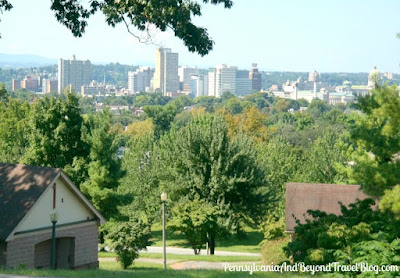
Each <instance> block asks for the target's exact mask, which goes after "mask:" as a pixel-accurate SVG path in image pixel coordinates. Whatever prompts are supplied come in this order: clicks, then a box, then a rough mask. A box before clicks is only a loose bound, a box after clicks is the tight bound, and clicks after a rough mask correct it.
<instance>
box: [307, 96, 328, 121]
mask: <svg viewBox="0 0 400 278" xmlns="http://www.w3.org/2000/svg"><path fill="white" fill-rule="evenodd" d="M329 110H330V107H329V105H328V104H327V103H326V102H325V101H323V100H321V99H318V98H314V99H313V100H312V101H311V103H310V105H308V109H307V112H308V113H310V114H311V116H313V118H314V119H315V120H318V119H319V118H320V117H321V116H322V115H323V114H324V113H325V112H327V111H329Z"/></svg>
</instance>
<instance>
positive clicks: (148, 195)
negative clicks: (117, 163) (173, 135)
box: [118, 134, 163, 229]
mask: <svg viewBox="0 0 400 278" xmlns="http://www.w3.org/2000/svg"><path fill="white" fill-rule="evenodd" d="M127 147H128V150H127V151H126V152H125V154H124V156H123V158H122V161H123V169H124V170H125V171H126V175H125V176H124V178H123V179H122V181H121V186H120V187H119V189H118V191H119V192H120V193H121V194H123V195H129V196H132V201H131V202H129V203H128V204H126V205H125V206H124V207H121V209H120V211H121V213H122V214H123V215H124V216H128V217H130V218H139V219H142V221H143V222H144V223H145V224H146V225H148V227H149V229H151V226H152V224H153V223H154V222H155V220H157V219H160V213H159V212H160V194H161V189H160V175H161V174H162V171H163V165H162V163H161V162H160V161H159V160H160V158H159V156H160V155H159V153H160V151H159V147H158V145H157V141H155V140H154V137H153V135H152V134H148V135H147V136H141V137H134V138H132V139H131V140H129V142H128V145H127Z"/></svg>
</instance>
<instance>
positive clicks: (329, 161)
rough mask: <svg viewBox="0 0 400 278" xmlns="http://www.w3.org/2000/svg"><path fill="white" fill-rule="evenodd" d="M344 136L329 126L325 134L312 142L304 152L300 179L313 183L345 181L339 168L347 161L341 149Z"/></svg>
mask: <svg viewBox="0 0 400 278" xmlns="http://www.w3.org/2000/svg"><path fill="white" fill-rule="evenodd" d="M342 140H343V136H342V135H341V134H340V133H339V132H338V131H337V130H334V129H333V128H331V127H329V128H328V129H327V130H325V131H324V133H323V135H322V136H321V137H319V138H317V139H316V140H315V141H314V142H312V143H311V147H310V149H309V150H307V151H306V152H305V153H304V161H303V163H302V167H301V172H300V174H299V177H297V178H298V180H299V181H301V182H313V183H344V182H347V179H346V177H345V175H343V174H342V173H340V171H339V170H338V169H339V168H340V166H343V165H345V164H346V163H347V161H348V160H347V159H348V158H347V157H346V156H345V155H344V153H343V152H342V150H341V147H340V145H341V142H342Z"/></svg>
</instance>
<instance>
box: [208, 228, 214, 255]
mask: <svg viewBox="0 0 400 278" xmlns="http://www.w3.org/2000/svg"><path fill="white" fill-rule="evenodd" d="M208 242H209V245H210V255H214V250H215V232H214V231H211V232H210V233H209V239H208Z"/></svg>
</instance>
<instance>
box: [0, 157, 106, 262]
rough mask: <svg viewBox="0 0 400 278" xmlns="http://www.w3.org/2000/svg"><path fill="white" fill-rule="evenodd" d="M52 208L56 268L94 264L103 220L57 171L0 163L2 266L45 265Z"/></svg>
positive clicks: (48, 255)
mask: <svg viewBox="0 0 400 278" xmlns="http://www.w3.org/2000/svg"><path fill="white" fill-rule="evenodd" d="M54 210H55V211H56V212H57V214H58V216H59V218H58V221H57V223H56V252H55V257H56V261H55V265H56V268H70V269H79V268H88V267H98V256H97V251H98V249H97V243H98V226H99V224H101V223H105V219H104V217H103V216H101V214H100V213H99V212H98V211H97V210H96V209H95V208H94V207H93V206H92V205H91V204H90V203H89V201H88V200H87V199H86V198H85V197H84V196H83V194H82V193H81V192H80V191H79V189H78V188H77V187H76V186H75V185H74V184H73V183H72V182H71V180H70V179H69V178H68V177H67V176H66V175H65V173H64V172H63V171H62V170H61V169H55V168H48V167H36V166H27V165H20V164H5V163H0V266H1V265H3V266H6V267H17V266H19V265H25V266H26V267H28V268H48V267H49V266H50V254H51V238H52V222H51V220H50V213H51V212H52V211H54Z"/></svg>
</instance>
